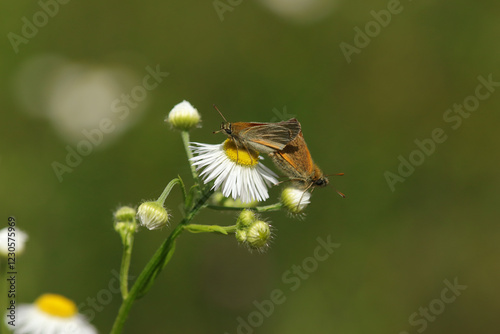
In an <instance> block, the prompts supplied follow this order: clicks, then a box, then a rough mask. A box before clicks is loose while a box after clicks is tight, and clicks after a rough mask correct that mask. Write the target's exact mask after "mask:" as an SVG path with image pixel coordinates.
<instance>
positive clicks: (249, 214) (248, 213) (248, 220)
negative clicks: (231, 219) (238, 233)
mask: <svg viewBox="0 0 500 334" xmlns="http://www.w3.org/2000/svg"><path fill="white" fill-rule="evenodd" d="M256 220H257V216H256V214H255V212H253V211H252V210H243V211H241V213H240V215H239V217H238V220H237V221H236V226H237V228H238V230H240V229H242V230H246V229H247V228H248V227H249V226H250V225H251V224H252V223H253V222H255V221H256Z"/></svg>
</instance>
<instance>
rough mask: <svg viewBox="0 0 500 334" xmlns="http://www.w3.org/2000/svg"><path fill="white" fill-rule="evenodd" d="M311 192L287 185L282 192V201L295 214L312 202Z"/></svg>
mask: <svg viewBox="0 0 500 334" xmlns="http://www.w3.org/2000/svg"><path fill="white" fill-rule="evenodd" d="M310 198H311V193H310V192H308V191H304V190H300V189H297V188H294V187H287V188H285V189H284V190H283V192H282V193H281V203H282V204H283V206H284V207H285V208H286V209H287V210H288V211H289V212H290V213H293V214H299V213H301V212H302V211H304V209H305V208H306V206H307V205H308V204H309V203H311V201H310Z"/></svg>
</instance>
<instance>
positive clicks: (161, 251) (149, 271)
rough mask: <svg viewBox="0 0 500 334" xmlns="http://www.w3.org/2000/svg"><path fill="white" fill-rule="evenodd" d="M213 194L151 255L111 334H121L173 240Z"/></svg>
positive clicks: (199, 203) (201, 201)
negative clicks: (133, 307) (141, 293)
mask: <svg viewBox="0 0 500 334" xmlns="http://www.w3.org/2000/svg"><path fill="white" fill-rule="evenodd" d="M212 193H213V191H212V190H209V191H208V192H207V193H205V194H204V196H202V197H201V198H200V199H199V200H198V202H196V205H195V206H194V207H193V209H192V210H191V211H190V212H189V214H188V215H187V216H186V218H184V219H183V220H182V221H181V222H180V223H179V224H178V225H177V226H176V227H175V229H174V230H173V231H172V233H171V234H170V235H169V236H168V238H167V239H166V240H165V241H164V242H163V243H162V244H161V246H160V248H158V250H157V251H156V253H155V254H154V255H153V257H152V258H151V260H149V262H148V264H147V265H146V267H145V268H144V269H143V270H142V272H141V273H140V275H139V277H138V278H137V280H136V281H135V283H134V285H133V286H132V289H130V292H129V293H128V295H127V297H126V298H125V299H124V300H123V301H122V304H121V306H120V309H119V311H118V315H117V317H116V319H115V323H114V324H113V328H112V329H111V334H118V333H121V331H122V329H123V325H124V324H125V321H126V320H127V317H128V314H129V312H130V309H131V308H132V304H133V302H134V300H135V299H136V298H137V297H138V295H139V294H140V292H141V291H142V289H143V288H144V287H145V286H146V285H147V284H148V283H149V282H150V279H151V276H152V275H154V274H155V273H157V270H158V268H159V267H161V266H163V264H164V262H165V258H166V257H167V255H168V254H169V251H170V250H171V249H172V247H173V246H174V242H175V239H177V237H178V236H179V235H180V234H181V233H182V231H183V230H184V225H186V224H188V223H189V222H190V221H191V220H192V219H193V218H194V216H195V215H196V214H197V213H198V211H199V210H200V209H201V208H202V207H203V206H204V205H205V202H206V201H207V200H208V198H209V197H210V195H211V194H212Z"/></svg>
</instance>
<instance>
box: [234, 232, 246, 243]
mask: <svg viewBox="0 0 500 334" xmlns="http://www.w3.org/2000/svg"><path fill="white" fill-rule="evenodd" d="M234 236H235V237H236V240H238V242H239V243H241V244H243V243H245V242H246V241H247V231H246V230H244V229H238V230H236V233H235V234H234Z"/></svg>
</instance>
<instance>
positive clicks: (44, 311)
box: [5, 294, 97, 334]
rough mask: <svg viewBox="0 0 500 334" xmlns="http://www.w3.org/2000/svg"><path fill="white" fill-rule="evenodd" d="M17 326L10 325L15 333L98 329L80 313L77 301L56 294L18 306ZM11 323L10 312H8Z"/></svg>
mask: <svg viewBox="0 0 500 334" xmlns="http://www.w3.org/2000/svg"><path fill="white" fill-rule="evenodd" d="M16 313H17V314H16V315H15V317H16V323H15V324H16V326H15V327H13V326H12V327H11V326H9V327H10V328H11V329H12V330H13V333H14V334H31V333H37V334H38V333H40V334H41V333H43V334H62V333H64V334H66V333H68V334H69V333H71V334H96V333H97V330H96V329H95V328H94V326H92V325H91V324H90V323H89V322H88V321H87V320H86V319H85V317H84V316H83V315H81V314H78V308H77V307H76V305H75V303H74V302H73V301H71V300H69V299H67V298H66V297H63V296H61V295H56V294H44V295H42V296H40V297H39V298H38V299H37V300H36V301H35V302H34V303H33V304H21V305H19V306H18V308H17V312H16ZM5 319H6V320H5V321H6V323H7V324H8V323H9V321H10V320H9V312H7V314H6V318H5Z"/></svg>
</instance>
